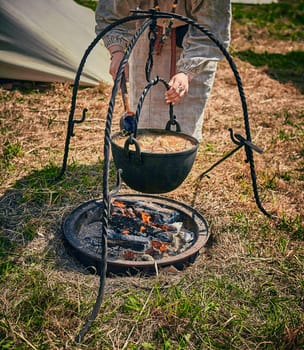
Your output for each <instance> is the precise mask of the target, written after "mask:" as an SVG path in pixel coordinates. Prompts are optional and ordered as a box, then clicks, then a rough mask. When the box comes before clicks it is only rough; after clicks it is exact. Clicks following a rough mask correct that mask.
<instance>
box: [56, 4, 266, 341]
mask: <svg viewBox="0 0 304 350" xmlns="http://www.w3.org/2000/svg"><path fill="white" fill-rule="evenodd" d="M133 13H134V14H133V15H132V16H129V17H125V18H122V19H120V20H118V21H116V22H114V23H112V24H110V25H109V26H107V27H106V28H105V29H104V30H103V31H102V32H100V33H99V34H98V35H97V36H96V38H95V39H94V40H93V42H92V43H91V44H90V45H89V47H88V48H87V50H86V51H85V53H84V55H83V58H82V60H81V62H80V65H79V68H78V71H77V74H76V77H75V81H74V86H73V94H72V100H71V108H70V113H69V118H68V127H67V135H66V141H65V148H64V156H63V162H62V167H61V170H60V172H59V174H58V177H57V179H59V178H61V177H62V176H63V175H64V173H65V171H66V168H67V160H68V152H69V145H70V139H71V137H72V136H73V135H74V126H75V124H79V123H83V122H84V121H85V119H86V112H87V109H84V110H83V113H82V118H81V119H79V120H77V119H74V113H75V108H76V99H77V92H78V87H79V81H80V76H81V73H82V70H83V67H84V65H85V62H86V59H87V57H88V56H89V54H90V53H91V51H92V50H93V49H94V47H95V46H96V45H97V43H98V42H99V41H100V40H101V39H102V38H103V36H104V35H105V34H106V33H108V32H109V31H110V30H112V29H113V28H115V27H116V26H118V25H120V24H123V23H126V22H129V21H134V20H136V21H138V20H145V21H143V23H142V24H141V25H140V27H139V28H138V30H137V31H136V33H135V34H134V36H133V37H132V39H131V41H130V43H129V45H128V47H127V49H126V51H125V53H124V57H123V59H122V61H121V63H120V66H119V69H118V72H117V76H116V79H115V81H114V86H113V88H112V93H111V99H110V102H109V106H108V112H107V118H106V125H105V135H104V168H103V211H102V215H101V221H102V236H101V242H102V246H103V249H102V252H101V262H102V263H101V268H100V286H99V291H98V296H97V299H96V303H95V305H94V307H93V310H92V313H91V315H90V316H89V318H88V320H87V322H86V323H85V324H84V326H83V328H82V329H81V331H80V332H79V334H78V335H77V337H76V341H77V342H80V341H81V340H82V339H83V337H84V336H85V334H86V333H87V331H88V330H89V328H90V326H91V324H92V322H93V321H94V320H95V318H96V317H97V315H98V312H99V309H100V306H101V303H102V299H103V295H104V287H105V277H106V269H107V232H108V224H109V213H110V199H111V195H112V194H113V193H114V192H117V191H118V190H119V182H120V171H118V177H117V178H118V186H117V188H116V189H114V190H113V191H112V192H110V191H109V169H110V161H109V159H110V143H111V125H112V115H113V110H114V106H115V97H116V95H117V93H118V91H119V87H120V83H121V80H122V76H123V72H124V69H125V66H126V64H127V62H128V60H129V57H130V54H131V52H132V50H133V48H134V46H135V44H136V42H137V40H138V38H139V37H140V36H141V35H142V34H143V32H144V31H145V30H146V29H147V28H148V27H150V29H152V31H151V32H153V28H155V27H156V21H157V19H159V18H164V19H178V20H180V21H183V22H184V23H186V24H188V25H191V26H193V27H195V28H197V29H198V30H200V31H201V32H202V33H204V34H205V35H206V36H207V37H208V38H209V39H210V40H211V41H213V42H214V43H215V44H216V45H217V46H218V48H219V49H220V50H221V52H222V54H223V56H224V57H225V58H226V60H227V61H228V63H229V65H230V68H231V69H232V71H233V73H234V76H235V79H236V82H237V87H238V91H239V95H240V99H241V104H242V109H243V117H244V126H245V133H246V137H243V136H241V135H239V134H236V135H234V134H233V131H232V130H230V136H231V139H232V141H233V142H234V143H235V144H237V147H236V148H235V149H234V150H232V151H231V152H230V153H229V154H228V155H227V156H225V157H224V158H222V159H221V160H220V161H218V162H217V163H215V165H214V166H212V167H211V168H209V169H208V170H207V171H205V172H204V173H202V174H201V175H200V177H199V178H198V179H201V178H202V177H203V176H206V175H207V173H208V172H209V171H211V170H212V169H213V168H214V167H215V166H216V165H218V164H219V163H220V162H222V161H224V160H225V159H227V158H228V157H229V156H231V155H232V154H234V153H235V152H236V151H238V150H239V149H241V148H242V147H244V148H245V152H246V157H247V162H248V163H249V164H250V172H251V180H252V186H253V192H254V198H255V201H256V204H257V206H258V208H259V209H260V211H261V212H262V213H263V214H265V215H266V216H270V214H269V213H268V212H267V211H266V210H265V209H264V207H263V206H262V204H261V201H260V198H259V194H258V188H257V179H256V173H255V167H254V159H253V151H257V152H258V153H262V150H261V149H260V148H259V147H257V146H255V145H253V144H252V142H251V132H250V125H249V117H248V110H247V103H246V98H245V94H244V90H243V86H242V82H241V78H240V75H239V73H238V70H237V67H236V65H235V63H234V61H233V59H232V58H231V56H230V54H229V53H228V52H227V50H226V49H225V47H224V46H223V45H222V43H221V42H220V41H219V40H218V39H217V38H216V37H215V36H214V35H213V34H212V33H211V32H209V31H208V30H207V29H205V28H204V27H203V26H201V25H199V24H198V23H196V22H195V21H193V20H191V19H189V18H187V17H184V16H180V15H177V14H174V13H166V12H157V11H156V10H155V9H151V10H149V11H141V10H136V11H133ZM151 39H152V40H150V43H151V46H150V53H153V40H154V38H153V36H152V38H151ZM152 65H153V55H152V54H151V55H149V58H148V60H147V65H146V72H147V81H148V84H147V86H146V89H145V90H144V92H143V95H142V96H141V98H140V100H139V104H138V108H137V113H136V123H137V121H138V116H139V112H140V110H141V107H142V103H143V101H144V97H145V95H146V94H147V92H148V90H149V89H150V88H151V87H152V86H154V85H156V84H157V83H158V82H162V83H164V84H165V85H166V86H167V82H166V81H165V80H164V79H161V78H159V77H156V78H155V79H150V72H151V69H152ZM169 108H170V121H169V124H168V127H171V126H173V125H175V126H176V127H177V131H179V130H178V128H179V125H178V124H177V122H176V119H175V116H174V114H173V112H172V105H170V107H169Z"/></svg>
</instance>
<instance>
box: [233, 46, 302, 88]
mask: <svg viewBox="0 0 304 350" xmlns="http://www.w3.org/2000/svg"><path fill="white" fill-rule="evenodd" d="M234 54H235V55H236V56H237V57H239V58H240V59H241V60H243V61H247V62H249V63H250V64H252V65H253V66H255V67H265V69H266V72H267V73H268V74H269V75H270V76H271V77H272V78H273V79H276V80H279V81H280V82H282V83H288V82H291V83H293V84H294V85H295V86H296V87H297V88H299V89H300V91H301V92H303V93H304V52H303V51H291V52H288V53H287V54H279V53H270V52H263V53H256V52H254V51H253V50H245V51H239V52H235V53H234Z"/></svg>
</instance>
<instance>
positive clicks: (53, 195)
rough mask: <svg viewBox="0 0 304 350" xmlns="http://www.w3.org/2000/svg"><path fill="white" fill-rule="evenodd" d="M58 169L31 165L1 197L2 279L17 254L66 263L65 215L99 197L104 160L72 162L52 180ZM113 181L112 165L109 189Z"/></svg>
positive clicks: (23, 258)
mask: <svg viewBox="0 0 304 350" xmlns="http://www.w3.org/2000/svg"><path fill="white" fill-rule="evenodd" d="M59 170H60V169H59V168H58V167H55V166H50V165H49V166H46V167H45V168H44V169H42V170H37V171H34V172H32V173H31V174H29V175H28V176H26V177H24V178H22V179H20V180H18V181H16V183H15V184H14V186H12V187H11V188H9V189H7V190H6V192H5V193H4V194H3V196H2V197H0V281H2V280H3V279H4V278H5V276H6V275H7V274H9V273H10V272H11V271H12V270H13V269H14V267H15V266H16V265H18V264H20V259H21V261H26V262H32V263H35V262H40V261H41V259H42V260H44V259H45V261H47V260H49V259H51V260H52V261H54V262H55V264H57V263H58V264H61V263H63V264H64V259H65V258H67V257H68V256H67V255H66V252H65V249H64V247H63V243H64V242H63V234H62V221H63V220H64V217H65V216H66V215H67V214H68V213H69V212H70V211H72V210H73V209H74V208H75V207H76V206H77V205H79V204H80V203H83V202H86V201H88V200H91V199H93V198H101V197H102V173H103V162H100V163H98V164H96V165H90V166H87V165H71V166H69V168H68V171H67V172H66V173H65V175H64V177H63V178H62V179H60V180H58V181H54V180H52V179H54V178H55V177H56V176H57V175H58V174H59ZM112 179H113V181H112ZM115 181H116V173H115V169H114V168H113V169H112V168H111V172H110V179H109V183H110V185H109V186H110V189H111V188H112V187H114V186H115ZM35 239H37V244H36V243H35V242H34V240H35ZM70 260H72V259H70ZM71 265H73V264H71ZM75 267H76V265H75V266H74V267H73V266H72V267H71V268H72V269H73V268H75Z"/></svg>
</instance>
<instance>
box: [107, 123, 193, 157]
mask: <svg viewBox="0 0 304 350" xmlns="http://www.w3.org/2000/svg"><path fill="white" fill-rule="evenodd" d="M137 133H138V134H140V135H142V134H144V133H147V134H160V135H161V134H166V135H174V136H179V137H180V138H183V139H187V140H189V141H191V143H192V145H193V146H192V147H191V148H187V149H185V150H183V151H177V152H161V153H158V152H145V151H141V152H140V153H141V154H142V155H147V156H149V157H151V156H152V157H156V158H158V157H159V158H167V157H168V158H170V157H178V156H183V155H186V154H188V153H193V152H194V151H196V150H197V148H198V146H199V141H198V140H197V139H196V138H195V137H193V136H191V135H187V134H184V133H181V132H176V131H172V130H165V129H148V128H143V129H137ZM118 136H125V137H126V138H127V137H128V136H127V135H123V131H118V132H115V133H114V134H112V135H111V143H112V144H115V146H116V147H118V148H120V149H123V147H121V146H120V145H118V144H117V143H116V142H115V141H114V140H115V139H116V138H117V137H118ZM129 152H131V153H132V154H134V153H135V151H134V150H131V149H130V150H129Z"/></svg>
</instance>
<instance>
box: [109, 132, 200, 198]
mask: <svg viewBox="0 0 304 350" xmlns="http://www.w3.org/2000/svg"><path fill="white" fill-rule="evenodd" d="M155 134H156V135H159V136H166V135H174V136H175V137H179V138H182V139H184V140H188V141H190V142H191V144H192V145H193V146H192V147H191V148H188V149H186V150H184V151H181V152H175V153H148V152H141V150H140V146H139V144H138V142H137V140H136V139H135V138H132V137H131V138H130V137H129V138H128V139H127V140H126V142H125V145H124V147H121V146H119V145H118V144H117V143H116V142H115V140H116V141H117V138H118V137H120V136H123V132H117V133H115V134H113V135H112V136H111V146H112V155H113V160H114V163H115V166H116V168H117V169H122V174H121V177H122V179H123V180H124V182H125V183H126V184H127V185H128V186H129V187H130V188H132V189H134V190H136V191H140V192H143V193H165V192H170V191H173V190H174V189H176V188H177V187H178V186H179V185H180V184H181V183H182V182H183V181H184V180H185V178H186V177H187V175H188V174H189V172H190V170H191V169H192V165H193V163H194V160H195V157H196V153H197V149H198V144H199V143H198V141H197V140H196V139H195V138H194V137H192V136H189V135H186V134H183V133H180V132H175V131H170V130H162V129H138V130H137V135H138V136H140V135H147V136H148V135H155ZM131 136H132V135H131ZM132 143H134V145H135V150H134V149H130V145H131V144H132Z"/></svg>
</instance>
